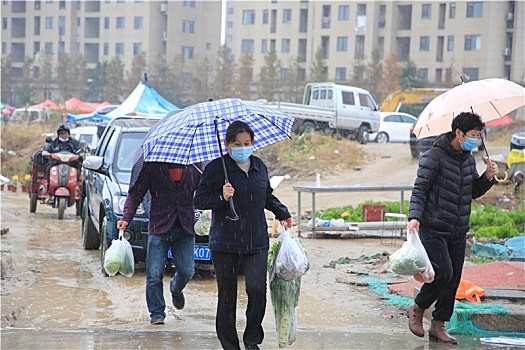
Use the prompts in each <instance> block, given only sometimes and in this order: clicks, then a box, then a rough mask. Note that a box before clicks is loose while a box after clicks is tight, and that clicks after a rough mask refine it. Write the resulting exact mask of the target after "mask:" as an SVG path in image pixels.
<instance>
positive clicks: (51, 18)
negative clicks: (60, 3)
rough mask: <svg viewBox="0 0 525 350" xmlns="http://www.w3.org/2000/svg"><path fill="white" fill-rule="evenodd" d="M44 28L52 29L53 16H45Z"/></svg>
mask: <svg viewBox="0 0 525 350" xmlns="http://www.w3.org/2000/svg"><path fill="white" fill-rule="evenodd" d="M46 29H53V17H46Z"/></svg>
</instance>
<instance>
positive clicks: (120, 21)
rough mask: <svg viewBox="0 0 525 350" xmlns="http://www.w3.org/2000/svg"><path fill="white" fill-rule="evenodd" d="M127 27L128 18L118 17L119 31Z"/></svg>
mask: <svg viewBox="0 0 525 350" xmlns="http://www.w3.org/2000/svg"><path fill="white" fill-rule="evenodd" d="M125 26H126V17H117V29H124V27H125Z"/></svg>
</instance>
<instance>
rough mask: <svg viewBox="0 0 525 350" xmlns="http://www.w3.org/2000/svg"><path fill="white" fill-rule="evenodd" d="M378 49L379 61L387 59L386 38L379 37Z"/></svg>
mask: <svg viewBox="0 0 525 350" xmlns="http://www.w3.org/2000/svg"><path fill="white" fill-rule="evenodd" d="M377 47H379V59H381V60H382V59H384V58H385V37H384V36H379V37H377Z"/></svg>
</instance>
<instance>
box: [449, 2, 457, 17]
mask: <svg viewBox="0 0 525 350" xmlns="http://www.w3.org/2000/svg"><path fill="white" fill-rule="evenodd" d="M449 6H450V7H449V9H448V18H456V3H455V2H451V3H450V5H449Z"/></svg>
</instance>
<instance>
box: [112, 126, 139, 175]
mask: <svg viewBox="0 0 525 350" xmlns="http://www.w3.org/2000/svg"><path fill="white" fill-rule="evenodd" d="M145 137H146V132H125V133H123V134H122V139H121V140H120V144H119V145H118V149H117V153H116V156H115V160H114V164H113V166H114V169H115V172H116V173H121V174H119V176H118V178H119V181H123V182H124V183H129V179H130V174H131V169H132V168H133V159H134V158H135V153H136V151H137V149H138V148H139V147H140V145H142V141H144V138H145Z"/></svg>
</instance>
